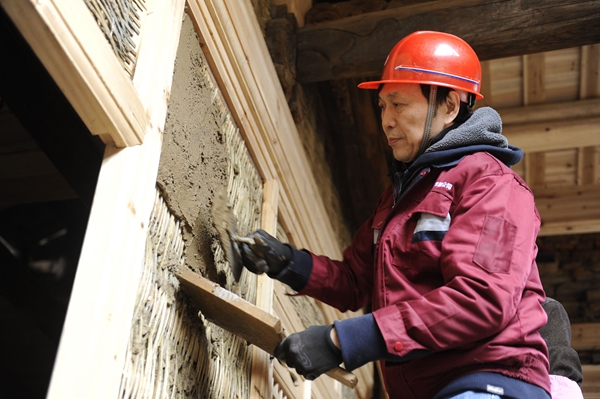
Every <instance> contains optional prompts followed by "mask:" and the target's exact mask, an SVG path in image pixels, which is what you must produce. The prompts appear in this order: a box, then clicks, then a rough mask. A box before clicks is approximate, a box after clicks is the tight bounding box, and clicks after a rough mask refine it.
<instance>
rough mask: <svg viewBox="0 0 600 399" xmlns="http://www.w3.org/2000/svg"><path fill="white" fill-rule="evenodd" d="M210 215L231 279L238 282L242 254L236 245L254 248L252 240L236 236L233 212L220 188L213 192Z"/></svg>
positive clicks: (224, 192)
mask: <svg viewBox="0 0 600 399" xmlns="http://www.w3.org/2000/svg"><path fill="white" fill-rule="evenodd" d="M211 213H212V218H213V225H214V226H215V229H217V233H218V234H219V241H220V242H221V246H222V247H223V251H224V252H225V259H226V260H227V261H228V262H229V265H230V266H231V271H232V273H233V278H235V281H240V276H241V275H242V270H243V268H244V265H243V263H242V254H241V252H240V248H239V246H238V245H237V243H242V242H244V243H247V244H249V245H250V246H254V245H255V242H254V239H252V238H248V237H240V236H239V235H238V234H237V223H236V220H235V217H234V216H233V210H232V209H231V205H230V204H229V200H228V199H227V192H226V191H225V189H224V188H220V189H218V190H217V191H216V192H215V198H214V200H213V203H212V207H211Z"/></svg>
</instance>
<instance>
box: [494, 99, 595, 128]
mask: <svg viewBox="0 0 600 399" xmlns="http://www.w3.org/2000/svg"><path fill="white" fill-rule="evenodd" d="M497 111H498V113H500V116H501V117H502V124H503V125H504V126H507V125H519V124H526V123H540V122H548V121H561V120H565V119H582V118H593V117H598V116H600V98H590V99H586V100H576V101H566V102H558V103H547V104H536V105H527V106H524V107H522V106H519V107H511V108H500V109H498V110H497Z"/></svg>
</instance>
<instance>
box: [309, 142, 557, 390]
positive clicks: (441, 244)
mask: <svg viewBox="0 0 600 399" xmlns="http://www.w3.org/2000/svg"><path fill="white" fill-rule="evenodd" d="M416 180H418V181H417V182H416V183H414V185H413V186H412V188H410V189H408V190H407V191H406V193H405V194H404V196H403V197H402V200H401V201H399V202H398V204H397V205H395V206H392V205H393V193H392V189H391V188H389V189H388V190H387V191H386V192H385V193H384V194H383V195H382V197H381V199H380V201H379V204H378V206H377V208H376V211H375V213H374V214H373V216H372V217H371V218H370V219H369V220H368V221H367V222H366V223H365V224H363V225H362V227H361V228H360V229H359V230H358V231H357V233H356V234H355V236H354V239H353V242H352V245H350V246H349V247H348V248H347V249H346V251H345V252H344V259H343V261H334V260H331V259H329V258H327V257H323V256H317V255H314V254H313V255H312V261H313V266H312V271H311V273H310V278H309V279H308V282H307V284H306V286H304V288H303V289H302V290H301V292H300V293H301V294H307V295H310V296H313V297H315V298H317V299H320V300H321V301H323V302H325V303H328V304H330V305H332V306H334V307H336V308H338V309H340V310H342V311H345V310H348V309H350V310H358V309H361V308H362V307H364V306H365V305H367V304H369V303H371V304H372V310H373V316H374V318H375V321H376V323H377V326H378V328H379V330H380V332H381V334H382V336H383V339H384V340H385V345H386V347H387V351H388V352H389V353H390V354H394V355H397V356H401V357H404V356H407V355H408V354H410V353H411V352H412V351H415V350H426V351H430V353H429V354H427V355H426V356H422V357H419V358H417V359H415V360H411V361H408V362H404V363H401V362H389V361H388V362H382V367H383V374H384V379H385V384H386V389H387V391H388V393H389V394H390V397H392V398H400V397H402V398H431V397H433V396H434V394H435V393H436V392H438V391H439V390H440V389H441V388H443V387H444V386H446V385H447V384H448V383H449V382H451V381H452V380H455V379H456V378H458V377H460V376H463V375H466V374H469V373H473V372H494V373H501V374H503V375H505V376H509V377H512V378H517V379H520V380H523V381H526V382H529V383H531V384H534V385H537V386H540V387H542V388H544V389H545V390H546V391H549V390H550V383H549V379H548V367H549V365H548V354H547V348H546V345H545V343H544V340H543V339H542V337H541V336H540V334H539V333H538V330H539V329H540V328H541V327H543V326H544V325H545V324H546V313H545V312H544V310H543V308H542V306H541V303H542V302H543V301H544V299H545V294H544V291H543V288H542V284H541V282H540V277H539V274H538V269H537V265H536V263H535V257H536V254H537V247H536V244H535V240H536V236H537V233H538V231H539V227H540V217H539V214H538V212H537V210H536V208H535V205H534V200H533V195H532V193H531V191H530V190H529V188H528V187H527V186H526V184H525V183H524V182H523V181H522V180H521V179H520V178H519V176H518V175H517V174H516V173H514V172H513V171H512V170H511V169H509V168H508V167H507V166H506V165H504V164H503V163H502V162H500V161H499V160H498V159H497V158H495V157H493V156H492V155H490V154H488V153H486V152H477V153H474V154H471V155H467V156H465V157H464V158H462V160H460V162H458V164H457V165H456V166H453V167H451V168H424V169H423V170H421V171H420V172H419V174H418V175H417V178H416ZM374 243H376V246H375V250H374ZM343 349H344V348H342V350H343Z"/></svg>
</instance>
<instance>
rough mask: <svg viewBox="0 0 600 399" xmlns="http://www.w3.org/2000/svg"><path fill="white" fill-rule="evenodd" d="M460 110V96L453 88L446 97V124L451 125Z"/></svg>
mask: <svg viewBox="0 0 600 399" xmlns="http://www.w3.org/2000/svg"><path fill="white" fill-rule="evenodd" d="M459 111H460V96H459V94H458V93H457V92H456V91H454V90H451V91H450V93H448V96H447V97H446V113H445V114H444V125H451V124H452V122H453V121H454V119H455V118H456V116H457V115H458V112H459Z"/></svg>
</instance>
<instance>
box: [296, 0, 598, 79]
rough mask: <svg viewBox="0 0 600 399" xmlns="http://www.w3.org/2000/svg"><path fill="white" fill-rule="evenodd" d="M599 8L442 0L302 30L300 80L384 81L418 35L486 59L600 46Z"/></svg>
mask: <svg viewBox="0 0 600 399" xmlns="http://www.w3.org/2000/svg"><path fill="white" fill-rule="evenodd" d="M599 25H600V3H599V2H598V1H595V0H587V1H586V0H583V1H578V2H577V3H573V2H564V1H560V0H547V1H544V2H530V1H527V0H504V1H486V0H452V1H447V0H438V1H430V2H426V3H422V4H416V5H410V6H406V7H398V8H391V9H387V10H384V11H378V12H373V13H368V14H363V15H358V16H354V17H350V18H345V19H340V20H335V21H330V22H326V23H321V24H318V25H313V26H307V27H304V28H302V29H299V30H298V79H299V81H300V82H303V83H308V82H318V81H324V80H332V79H342V78H350V77H365V76H379V75H380V74H381V68H382V66H383V63H384V61H385V58H386V56H387V54H388V53H389V51H390V50H391V49H392V47H393V46H394V45H395V44H396V42H398V40H399V39H400V38H402V37H404V36H406V35H408V34H409V33H411V32H414V31H416V30H437V31H443V32H448V33H453V34H455V35H458V36H460V37H462V38H463V39H465V40H466V41H467V42H468V43H470V44H471V46H472V47H473V48H474V49H475V51H476V52H477V54H478V55H479V58H480V59H481V60H490V59H497V58H503V57H510V56H517V55H524V54H532V53H539V52H543V51H551V50H557V49H561V48H570V47H578V46H582V45H587V44H594V43H598V42H600V30H598V29H590V27H592V26H599Z"/></svg>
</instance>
